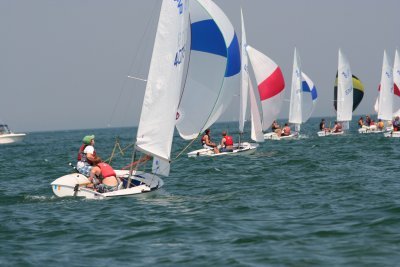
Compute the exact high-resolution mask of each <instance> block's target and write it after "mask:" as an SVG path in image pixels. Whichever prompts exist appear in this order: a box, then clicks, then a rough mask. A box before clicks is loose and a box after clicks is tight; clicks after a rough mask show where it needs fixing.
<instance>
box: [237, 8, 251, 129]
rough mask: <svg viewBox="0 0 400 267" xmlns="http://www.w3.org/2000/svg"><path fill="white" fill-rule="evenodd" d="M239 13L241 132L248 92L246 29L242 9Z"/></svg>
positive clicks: (244, 119)
mask: <svg viewBox="0 0 400 267" xmlns="http://www.w3.org/2000/svg"><path fill="white" fill-rule="evenodd" d="M240 15H241V19H242V44H241V55H242V61H241V63H242V64H241V71H242V83H241V87H240V110H239V132H240V133H243V129H244V123H245V121H246V109H247V95H248V92H249V70H248V65H249V60H248V58H247V52H246V45H247V41H246V29H245V27H244V21H243V11H242V10H240Z"/></svg>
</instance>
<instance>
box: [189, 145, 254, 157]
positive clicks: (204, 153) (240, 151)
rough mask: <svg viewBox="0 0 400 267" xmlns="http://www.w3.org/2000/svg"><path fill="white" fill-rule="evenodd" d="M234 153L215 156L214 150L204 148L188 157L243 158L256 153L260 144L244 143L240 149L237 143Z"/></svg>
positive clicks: (190, 153)
mask: <svg viewBox="0 0 400 267" xmlns="http://www.w3.org/2000/svg"><path fill="white" fill-rule="evenodd" d="M233 147H234V149H233V152H221V153H218V154H215V153H214V151H213V150H212V149H208V148H202V149H198V150H195V151H192V152H189V153H188V154H187V155H188V157H189V158H194V157H218V156H226V155H230V156H239V155H240V156H242V155H250V154H252V153H254V152H255V151H256V149H257V147H258V144H255V143H248V142H244V143H241V144H240V148H238V144H237V143H235V144H233Z"/></svg>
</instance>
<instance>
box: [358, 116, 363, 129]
mask: <svg viewBox="0 0 400 267" xmlns="http://www.w3.org/2000/svg"><path fill="white" fill-rule="evenodd" d="M363 126H364V118H363V117H361V118H360V119H359V120H358V127H360V128H362V127H363Z"/></svg>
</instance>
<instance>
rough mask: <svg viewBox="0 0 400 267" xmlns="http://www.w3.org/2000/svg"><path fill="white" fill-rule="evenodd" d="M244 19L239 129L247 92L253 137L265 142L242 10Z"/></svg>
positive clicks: (257, 140) (241, 130) (242, 122)
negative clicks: (252, 77)
mask: <svg viewBox="0 0 400 267" xmlns="http://www.w3.org/2000/svg"><path fill="white" fill-rule="evenodd" d="M240 13H241V19H242V44H241V55H242V84H241V106H240V117H239V131H240V132H243V128H244V122H245V117H246V109H247V94H250V114H251V139H252V140H254V141H256V142H264V135H263V132H262V125H261V118H260V111H259V110H258V105H257V99H256V96H255V94H254V89H253V84H252V81H251V78H250V76H249V59H248V56H247V51H246V46H247V39H246V28H245V26H244V19H243V11H242V10H240Z"/></svg>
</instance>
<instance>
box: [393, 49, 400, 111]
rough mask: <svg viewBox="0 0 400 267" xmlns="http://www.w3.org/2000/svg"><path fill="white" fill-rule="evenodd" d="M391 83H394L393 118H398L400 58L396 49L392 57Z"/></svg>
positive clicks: (399, 106) (399, 109)
mask: <svg viewBox="0 0 400 267" xmlns="http://www.w3.org/2000/svg"><path fill="white" fill-rule="evenodd" d="M393 83H394V84H393V86H394V98H393V108H394V114H393V116H394V117H396V116H400V56H399V51H397V49H396V53H395V55H394V64H393Z"/></svg>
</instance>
